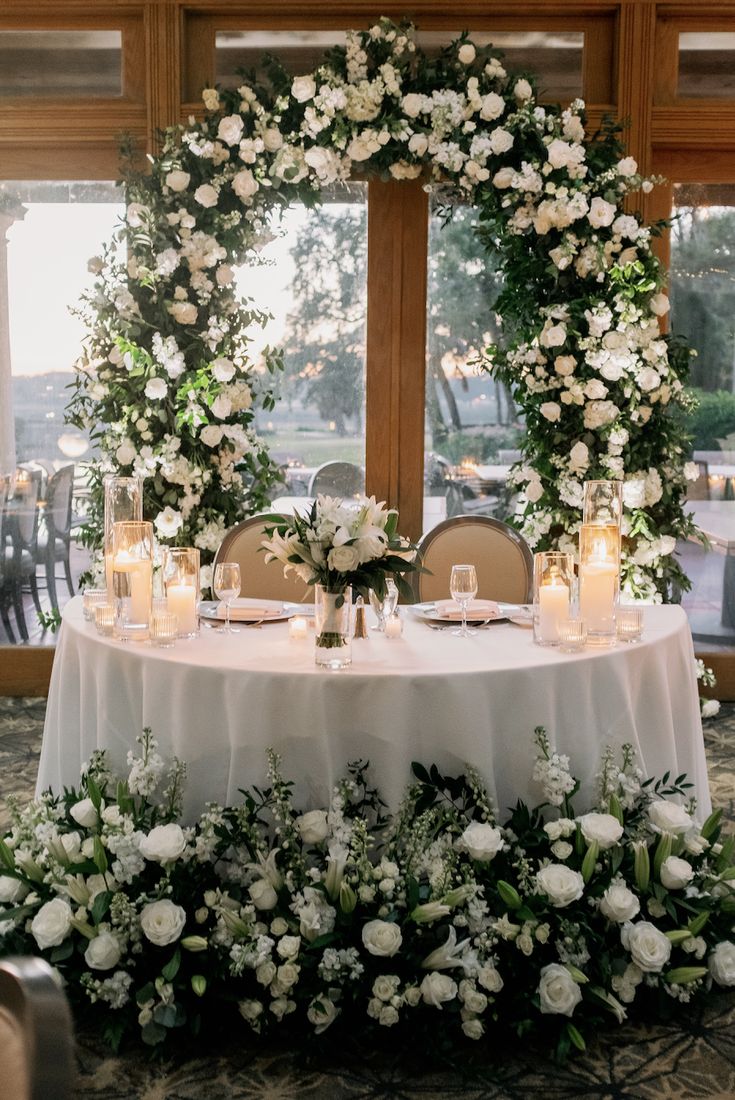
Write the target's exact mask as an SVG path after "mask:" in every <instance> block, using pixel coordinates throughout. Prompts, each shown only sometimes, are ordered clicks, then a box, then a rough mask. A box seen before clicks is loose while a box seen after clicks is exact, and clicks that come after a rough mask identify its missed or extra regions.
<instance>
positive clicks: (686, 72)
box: [678, 31, 735, 99]
mask: <svg viewBox="0 0 735 1100" xmlns="http://www.w3.org/2000/svg"><path fill="white" fill-rule="evenodd" d="M678 94H679V95H680V96H682V97H686V98H690V99H695V98H696V99H732V98H733V96H735V33H728V32H724V31H723V32H719V31H715V32H712V31H707V32H701V33H699V32H695V33H690V32H687V33H682V34H680V35H679V85H678Z"/></svg>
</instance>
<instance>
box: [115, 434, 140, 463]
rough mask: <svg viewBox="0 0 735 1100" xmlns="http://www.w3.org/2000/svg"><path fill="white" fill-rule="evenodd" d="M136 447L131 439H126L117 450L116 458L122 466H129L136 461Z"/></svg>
mask: <svg viewBox="0 0 735 1100" xmlns="http://www.w3.org/2000/svg"><path fill="white" fill-rule="evenodd" d="M135 455H136V451H135V447H134V446H133V444H132V442H131V441H130V440H129V439H124V440H123V441H122V443H121V444H120V446H119V447H118V448H117V450H116V451H115V458H116V459H117V461H118V463H119V465H120V466H129V465H130V463H131V462H134V461H135Z"/></svg>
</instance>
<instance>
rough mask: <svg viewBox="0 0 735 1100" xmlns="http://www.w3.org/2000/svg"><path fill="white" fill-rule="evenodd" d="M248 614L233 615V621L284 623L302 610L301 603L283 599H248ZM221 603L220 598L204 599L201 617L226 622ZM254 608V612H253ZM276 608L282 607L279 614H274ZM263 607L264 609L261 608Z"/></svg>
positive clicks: (210, 620) (201, 605)
mask: <svg viewBox="0 0 735 1100" xmlns="http://www.w3.org/2000/svg"><path fill="white" fill-rule="evenodd" d="M247 604H248V612H249V613H248V615H247V616H243V615H242V614H240V615H238V617H237V618H235V616H234V615H233V616H232V622H233V623H260V622H262V623H263V625H265V623H282V622H284V621H285V620H286V619H290V618H291V616H292V615H297V614H299V612H301V613H302V614H304V612H303V611H301V604H298V603H284V602H283V600H256V599H253V600H248V601H247ZM219 607H220V604H219V601H218V600H202V602H201V603H200V604H199V618H200V619H206V620H207V621H208V622H215V623H224V621H225V620H224V618H223V617H221V616H220V615H219V613H218V610H219ZM251 608H252V613H250V612H251ZM274 608H281V610H280V612H279V613H278V614H275V615H274V614H273V609H274ZM261 609H262V610H261Z"/></svg>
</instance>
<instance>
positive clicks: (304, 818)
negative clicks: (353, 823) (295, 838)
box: [295, 810, 329, 844]
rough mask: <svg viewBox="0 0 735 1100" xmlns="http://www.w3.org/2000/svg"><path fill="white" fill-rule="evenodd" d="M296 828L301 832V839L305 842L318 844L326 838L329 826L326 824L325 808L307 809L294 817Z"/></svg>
mask: <svg viewBox="0 0 735 1100" xmlns="http://www.w3.org/2000/svg"><path fill="white" fill-rule="evenodd" d="M295 825H296V828H297V829H298V830H299V833H300V834H301V839H302V840H304V841H306V843H307V844H319V843H320V842H321V841H322V840H326V837H327V833H328V832H329V826H328V825H327V812H326V810H309V812H308V813H306V814H301V816H300V817H297V818H296V821H295Z"/></svg>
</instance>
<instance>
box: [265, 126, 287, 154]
mask: <svg viewBox="0 0 735 1100" xmlns="http://www.w3.org/2000/svg"><path fill="white" fill-rule="evenodd" d="M262 137H263V145H264V147H265V150H266V152H268V153H277V152H278V150H279V149H280V148H281V146H282V145H283V134H282V133H281V131H280V130H278V129H276V127H275V126H269V127H268V129H267V130H264V131H263V134H262Z"/></svg>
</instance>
